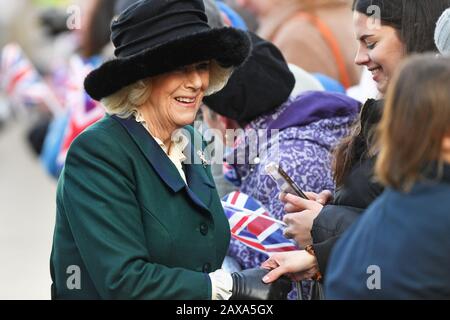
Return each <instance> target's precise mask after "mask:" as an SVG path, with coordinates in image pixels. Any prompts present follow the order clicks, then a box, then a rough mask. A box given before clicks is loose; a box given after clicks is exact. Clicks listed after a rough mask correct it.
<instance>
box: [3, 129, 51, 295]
mask: <svg viewBox="0 0 450 320" xmlns="http://www.w3.org/2000/svg"><path fill="white" fill-rule="evenodd" d="M28 125H29V124H27V123H25V122H20V121H18V120H10V121H9V122H8V123H7V124H6V125H4V126H3V127H2V128H0V299H6V300H16V299H27V300H28V299H32V300H35V299H39V300H41V299H50V284H51V279H50V271H49V259H50V251H51V244H52V237H53V227H54V222H55V212H56V204H55V192H56V181H55V180H54V179H53V178H51V177H49V176H48V175H47V174H46V173H45V171H44V169H43V167H42V166H41V164H40V163H39V160H38V159H37V157H36V156H35V155H34V154H33V153H32V151H31V149H30V148H29V147H28V144H27V142H26V130H27V126H28Z"/></svg>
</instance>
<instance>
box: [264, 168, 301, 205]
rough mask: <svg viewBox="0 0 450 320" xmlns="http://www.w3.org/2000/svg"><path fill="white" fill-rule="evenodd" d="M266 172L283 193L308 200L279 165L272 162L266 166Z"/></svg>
mask: <svg viewBox="0 0 450 320" xmlns="http://www.w3.org/2000/svg"><path fill="white" fill-rule="evenodd" d="M265 170H266V172H267V174H268V175H269V176H270V177H271V178H272V179H273V180H274V181H275V182H276V183H277V185H278V188H279V189H280V190H281V191H282V192H285V193H291V194H294V195H297V196H299V197H301V198H303V199H306V200H308V197H307V196H306V194H305V193H304V192H303V191H302V190H301V189H300V187H299V186H298V185H297V184H296V183H295V182H294V180H292V179H291V177H289V176H288V175H287V173H286V172H285V171H284V170H283V169H282V168H281V167H280V166H279V165H278V164H276V163H275V162H271V163H269V164H268V165H267V166H266V168H265Z"/></svg>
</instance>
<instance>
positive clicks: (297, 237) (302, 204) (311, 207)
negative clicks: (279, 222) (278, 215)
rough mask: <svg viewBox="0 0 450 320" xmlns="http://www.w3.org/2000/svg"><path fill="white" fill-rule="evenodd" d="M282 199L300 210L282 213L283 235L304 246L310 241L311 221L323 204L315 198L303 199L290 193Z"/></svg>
mask: <svg viewBox="0 0 450 320" xmlns="http://www.w3.org/2000/svg"><path fill="white" fill-rule="evenodd" d="M284 199H285V201H286V202H288V204H293V206H295V207H296V208H300V209H301V211H300V212H294V213H287V214H285V215H284V217H283V221H284V223H286V224H287V227H286V229H284V232H283V235H284V236H285V237H286V238H288V239H294V241H295V242H296V243H297V245H298V246H299V247H301V248H304V247H306V246H307V245H308V244H311V243H312V238H311V229H312V226H313V222H314V219H315V218H316V217H317V215H318V214H319V213H320V211H321V210H322V208H323V205H321V204H320V203H319V202H317V201H315V200H305V199H302V198H300V197H297V196H294V195H292V194H285V195H284Z"/></svg>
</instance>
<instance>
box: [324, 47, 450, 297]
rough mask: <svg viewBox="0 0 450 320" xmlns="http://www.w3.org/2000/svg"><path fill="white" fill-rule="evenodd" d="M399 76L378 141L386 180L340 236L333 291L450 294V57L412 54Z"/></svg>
mask: <svg viewBox="0 0 450 320" xmlns="http://www.w3.org/2000/svg"><path fill="white" fill-rule="evenodd" d="M393 81H394V83H393V85H392V87H391V88H390V90H389V92H388V95H387V97H386V106H385V110H384V115H383V118H382V120H381V124H380V128H379V134H380V137H379V141H378V143H377V144H376V148H377V149H378V150H379V155H378V159H377V162H376V176H377V178H378V179H379V180H380V181H381V182H382V183H383V185H385V186H386V187H387V188H386V190H385V192H384V193H383V194H382V195H381V196H380V197H379V198H378V199H377V200H376V201H375V202H374V203H373V204H372V205H371V206H370V207H369V208H368V209H367V210H366V212H365V213H364V216H363V217H361V219H360V220H359V221H358V222H357V223H355V224H354V225H353V226H352V227H351V228H350V230H348V231H347V232H346V233H345V235H343V236H342V238H341V239H340V240H339V242H338V243H337V244H336V246H335V249H334V250H333V255H332V257H331V261H330V266H329V272H328V276H327V281H326V293H327V297H328V298H331V299H373V298H377V299H449V298H450V272H449V268H448V266H449V265H450V255H449V252H450V237H449V233H448V230H450V198H449V195H450V90H449V89H448V88H449V86H450V59H449V58H435V57H434V56H431V55H425V56H422V57H414V58H411V59H410V60H409V61H408V62H407V63H406V64H405V66H404V68H403V69H402V71H401V72H400V74H399V75H398V77H397V78H396V79H395V80H393Z"/></svg>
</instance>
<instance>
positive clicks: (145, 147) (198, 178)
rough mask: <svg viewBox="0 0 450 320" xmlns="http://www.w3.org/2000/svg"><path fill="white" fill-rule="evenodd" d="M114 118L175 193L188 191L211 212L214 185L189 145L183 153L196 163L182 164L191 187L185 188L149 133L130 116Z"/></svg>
mask: <svg viewBox="0 0 450 320" xmlns="http://www.w3.org/2000/svg"><path fill="white" fill-rule="evenodd" d="M112 118H114V119H115V120H116V121H117V122H119V123H120V125H121V126H122V127H124V128H125V130H126V131H127V132H128V133H129V135H130V136H131V138H132V139H133V141H134V142H135V143H136V145H137V146H138V147H139V149H140V150H141V151H142V153H143V154H144V156H145V158H146V159H147V161H148V162H149V163H150V165H151V166H152V167H153V168H154V169H155V171H156V173H157V174H158V175H159V177H160V178H161V179H162V180H163V181H164V183H165V184H167V185H168V186H169V187H170V188H171V189H172V190H173V192H179V191H180V190H182V189H183V188H185V189H186V191H187V194H188V195H189V197H190V198H191V200H192V201H194V202H195V203H196V204H197V205H198V206H200V207H202V208H204V209H206V210H208V211H209V209H208V206H209V205H210V202H211V189H212V188H214V186H215V185H214V182H212V181H211V179H210V178H209V176H208V175H207V173H206V169H205V168H204V167H203V165H202V164H201V160H200V158H199V156H198V155H197V153H196V151H195V149H194V146H193V145H192V144H191V143H190V142H189V143H188V145H187V146H186V148H185V151H184V152H189V153H190V155H191V157H190V158H189V157H188V159H192V161H193V164H187V165H186V164H183V169H184V172H185V175H186V180H187V182H188V185H189V186H186V184H185V183H184V181H183V179H182V178H181V176H180V174H179V173H178V170H177V168H176V167H175V165H174V164H173V163H172V161H170V159H169V158H168V157H167V155H166V154H165V152H164V151H163V150H162V149H161V147H160V146H159V145H158V143H157V142H156V141H155V139H153V138H152V137H151V135H149V133H148V132H147V130H146V129H145V128H144V127H143V126H142V125H141V124H140V123H138V122H136V121H135V119H134V117H132V116H131V117H129V118H127V119H122V118H119V117H117V116H115V115H114V116H112ZM196 163H200V164H196Z"/></svg>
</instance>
